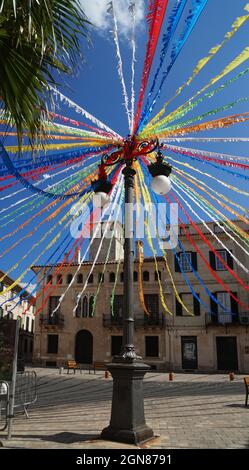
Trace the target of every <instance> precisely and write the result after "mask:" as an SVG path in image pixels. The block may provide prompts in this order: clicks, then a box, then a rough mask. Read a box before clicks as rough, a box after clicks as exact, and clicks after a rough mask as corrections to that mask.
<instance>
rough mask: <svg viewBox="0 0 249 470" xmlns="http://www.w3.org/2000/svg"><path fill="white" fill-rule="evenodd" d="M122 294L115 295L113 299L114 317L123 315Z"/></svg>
mask: <svg viewBox="0 0 249 470" xmlns="http://www.w3.org/2000/svg"><path fill="white" fill-rule="evenodd" d="M123 303H124V300H123V295H115V296H114V299H113V314H114V317H115V318H122V316H123V308H124V306H123Z"/></svg>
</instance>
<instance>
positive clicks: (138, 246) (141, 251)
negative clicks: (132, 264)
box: [135, 240, 144, 261]
mask: <svg viewBox="0 0 249 470" xmlns="http://www.w3.org/2000/svg"><path fill="white" fill-rule="evenodd" d="M139 254H140V256H141V258H142V260H143V259H144V244H143V242H142V240H137V241H136V253H135V256H136V260H137V261H138V260H139Z"/></svg>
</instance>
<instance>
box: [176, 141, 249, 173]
mask: <svg viewBox="0 0 249 470" xmlns="http://www.w3.org/2000/svg"><path fill="white" fill-rule="evenodd" d="M167 152H172V153H173V154H177V153H178V154H179V155H182V156H183V157H187V158H191V160H194V161H195V162H196V161H198V162H200V163H205V164H206V165H210V166H213V167H214V168H218V169H219V170H221V171H225V172H226V173H229V174H230V175H233V176H235V177H236V178H242V179H245V180H249V176H246V175H241V174H240V173H236V172H235V171H230V170H228V169H227V168H224V167H223V166H222V165H216V163H212V162H208V161H207V160H201V159H200V158H197V157H193V156H192V155H186V154H185V153H182V152H180V151H179V150H178V151H177V152H173V150H171V149H169V148H167Z"/></svg>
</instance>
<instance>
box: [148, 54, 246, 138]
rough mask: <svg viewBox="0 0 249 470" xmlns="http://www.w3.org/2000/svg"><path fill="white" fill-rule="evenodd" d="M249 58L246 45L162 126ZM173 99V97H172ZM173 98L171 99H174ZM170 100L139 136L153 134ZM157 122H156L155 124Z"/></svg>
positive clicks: (163, 121) (164, 121)
mask: <svg viewBox="0 0 249 470" xmlns="http://www.w3.org/2000/svg"><path fill="white" fill-rule="evenodd" d="M248 59H249V47H246V48H245V49H244V50H243V51H242V52H241V53H240V54H239V55H238V56H237V57H235V59H234V60H232V62H230V63H229V64H228V65H227V66H226V67H225V68H224V69H223V70H222V72H220V73H219V74H218V75H216V76H215V77H213V78H212V79H211V80H210V81H209V82H208V84H207V85H205V86H204V87H203V88H202V89H201V90H199V91H198V92H197V93H195V95H193V96H192V97H191V98H190V99H189V100H187V101H185V103H184V104H182V105H181V106H179V107H178V108H177V109H175V111H172V112H171V113H170V114H168V115H167V116H166V117H165V118H164V119H162V120H161V121H160V126H162V125H164V124H166V123H167V122H169V121H170V120H171V119H172V118H173V117H174V116H175V115H176V114H177V113H178V112H179V111H181V110H182V109H183V108H184V107H185V106H186V105H188V104H189V103H190V101H192V100H193V99H195V98H196V97H197V96H199V95H200V94H201V93H203V92H204V91H205V90H207V89H208V88H209V87H211V86H212V85H214V84H215V83H216V82H218V81H219V80H220V79H221V78H223V77H224V76H225V75H227V74H228V73H230V72H232V71H233V70H234V69H235V68H236V67H238V66H239V65H241V64H242V63H243V62H245V61H246V60H248ZM172 99H173V98H172ZM172 99H171V100H170V101H172ZM170 101H168V102H167V103H166V104H165V105H164V106H163V108H162V109H161V111H160V112H159V113H158V114H157V115H156V116H155V117H154V118H153V119H152V120H151V121H150V123H149V124H148V125H147V126H146V127H145V129H144V130H143V132H141V134H140V135H139V136H141V137H144V136H145V135H146V136H147V134H151V133H152V131H153V130H154V129H156V128H157V127H158V125H159V123H158V122H157V121H158V120H159V119H160V117H161V116H162V115H163V114H164V113H165V110H166V108H167V106H168V104H169V103H170ZM155 122H156V124H155Z"/></svg>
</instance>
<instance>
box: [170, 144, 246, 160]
mask: <svg viewBox="0 0 249 470" xmlns="http://www.w3.org/2000/svg"><path fill="white" fill-rule="evenodd" d="M165 147H166V148H167V149H169V150H170V149H172V150H175V151H177V152H191V153H193V154H194V155H200V154H202V155H204V156H207V157H215V158H220V159H226V160H230V161H231V162H232V161H233V160H244V161H246V162H248V159H249V157H239V156H238V155H228V154H227V153H215V152H208V151H207V150H199V149H198V150H197V149H192V148H189V147H188V148H185V147H177V146H176V145H165ZM186 156H188V155H186Z"/></svg>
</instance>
